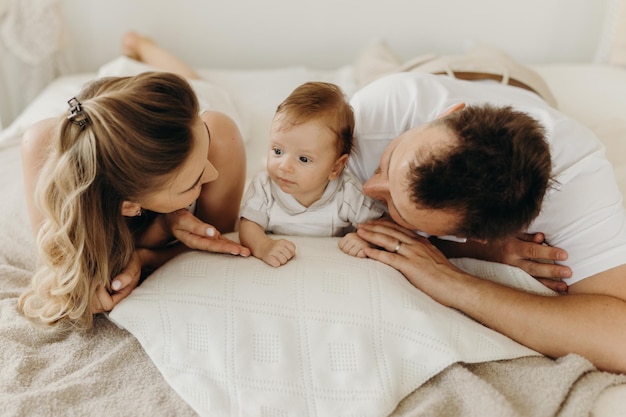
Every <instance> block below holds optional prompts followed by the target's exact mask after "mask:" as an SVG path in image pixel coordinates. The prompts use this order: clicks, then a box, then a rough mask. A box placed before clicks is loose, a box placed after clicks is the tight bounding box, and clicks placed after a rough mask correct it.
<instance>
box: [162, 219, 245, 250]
mask: <svg viewBox="0 0 626 417" xmlns="http://www.w3.org/2000/svg"><path fill="white" fill-rule="evenodd" d="M165 216H166V223H167V227H168V228H169V229H170V231H171V233H172V235H173V236H174V237H175V238H176V239H178V240H179V241H180V242H182V243H183V244H184V245H185V246H187V247H188V248H190V249H197V250H202V251H206V252H219V253H229V254H231V255H241V256H249V255H250V249H248V248H246V247H245V246H242V245H240V244H239V243H237V242H234V241H232V240H230V239H228V238H225V237H224V236H222V235H221V234H220V232H219V231H218V230H217V229H216V228H215V227H213V226H211V225H210V224H207V223H204V222H202V221H201V220H200V219H198V218H197V217H196V216H194V215H193V214H191V213H190V212H189V211H188V210H186V209H180V210H177V211H175V212H173V213H169V214H167V215H165Z"/></svg>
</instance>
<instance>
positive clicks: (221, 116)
mask: <svg viewBox="0 0 626 417" xmlns="http://www.w3.org/2000/svg"><path fill="white" fill-rule="evenodd" d="M200 118H201V119H202V120H203V121H204V123H206V125H207V126H208V127H209V132H211V137H213V134H214V133H215V134H220V133H224V134H225V133H231V132H237V133H238V134H239V127H238V126H237V123H235V121H234V120H233V119H232V118H231V117H230V116H228V115H227V114H226V113H222V112H219V111H214V110H206V111H204V112H202V114H201V115H200Z"/></svg>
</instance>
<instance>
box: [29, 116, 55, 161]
mask: <svg viewBox="0 0 626 417" xmlns="http://www.w3.org/2000/svg"><path fill="white" fill-rule="evenodd" d="M57 121H58V119H57V118H49V119H43V120H41V121H39V122H37V123H35V124H33V125H31V126H30V127H29V128H28V129H26V131H25V132H24V135H23V136H22V152H23V153H35V152H36V153H42V152H44V151H45V149H46V148H47V147H48V145H49V144H50V141H51V140H52V135H53V134H54V129H55V128H56V125H57Z"/></svg>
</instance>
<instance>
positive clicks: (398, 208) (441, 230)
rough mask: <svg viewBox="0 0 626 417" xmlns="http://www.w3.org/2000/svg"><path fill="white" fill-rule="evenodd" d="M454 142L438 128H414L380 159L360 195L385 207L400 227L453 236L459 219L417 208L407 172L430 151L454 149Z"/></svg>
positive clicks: (428, 154) (436, 234)
mask: <svg viewBox="0 0 626 417" xmlns="http://www.w3.org/2000/svg"><path fill="white" fill-rule="evenodd" d="M455 141H456V138H455V137H454V136H453V135H451V134H450V133H449V132H448V131H446V129H445V128H443V127H441V126H431V125H423V126H418V127H415V128H413V129H411V130H408V131H407V132H405V133H403V134H402V135H400V136H398V137H397V138H396V139H394V140H393V141H392V142H391V143H390V144H389V146H387V148H386V149H385V151H384V152H383V154H382V155H381V157H380V163H379V165H378V169H377V170H376V172H375V173H374V175H373V176H372V177H371V178H370V179H369V180H367V181H366V182H365V184H363V192H364V193H365V194H366V195H368V196H370V197H372V198H374V199H376V200H379V201H382V202H383V203H385V204H386V205H387V207H388V210H389V214H390V216H391V217H392V218H393V219H394V220H395V222H396V223H398V224H399V225H401V226H403V227H405V228H407V229H411V230H416V231H421V232H425V233H427V234H429V235H434V236H445V235H453V234H454V232H455V230H457V225H458V224H459V221H460V216H459V215H458V214H457V213H456V212H453V211H449V210H435V209H429V208H425V207H420V206H419V205H416V204H415V203H414V202H413V201H412V200H411V191H410V189H409V179H408V178H409V169H410V166H411V163H415V164H417V165H419V163H420V160H424V159H426V158H429V157H430V156H431V155H432V154H433V151H435V150H439V149H441V147H445V146H452V145H454V143H455Z"/></svg>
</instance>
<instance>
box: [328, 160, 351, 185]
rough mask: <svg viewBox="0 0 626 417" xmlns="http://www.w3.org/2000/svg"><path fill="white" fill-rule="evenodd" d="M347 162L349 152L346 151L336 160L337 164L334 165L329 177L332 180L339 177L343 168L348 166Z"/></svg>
mask: <svg viewBox="0 0 626 417" xmlns="http://www.w3.org/2000/svg"><path fill="white" fill-rule="evenodd" d="M347 162H348V154H347V153H344V154H343V155H341V156H340V157H339V158H337V160H336V161H335V165H333V169H332V170H331V171H330V174H328V179H329V180H330V181H332V180H334V179H335V178H337V177H338V176H339V175H340V174H341V172H342V171H343V168H344V167H345V166H346V163H347Z"/></svg>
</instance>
